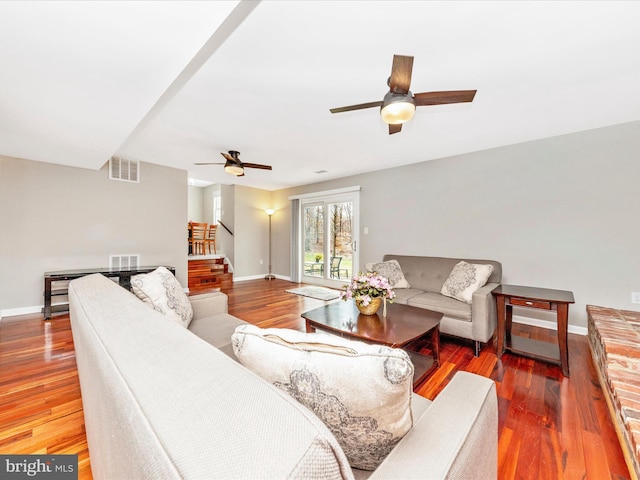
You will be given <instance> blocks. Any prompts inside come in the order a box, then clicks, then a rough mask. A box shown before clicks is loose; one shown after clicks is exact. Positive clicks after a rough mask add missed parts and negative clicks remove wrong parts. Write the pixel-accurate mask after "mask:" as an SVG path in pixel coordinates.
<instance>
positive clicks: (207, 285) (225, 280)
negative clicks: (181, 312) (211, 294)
mask: <svg viewBox="0 0 640 480" xmlns="http://www.w3.org/2000/svg"><path fill="white" fill-rule="evenodd" d="M188 263H189V281H188V286H189V291H192V292H193V291H197V290H204V289H212V288H221V287H230V286H232V285H233V273H230V272H229V264H227V263H225V258H224V257H219V258H203V259H193V260H191V259H190V260H189V262H188Z"/></svg>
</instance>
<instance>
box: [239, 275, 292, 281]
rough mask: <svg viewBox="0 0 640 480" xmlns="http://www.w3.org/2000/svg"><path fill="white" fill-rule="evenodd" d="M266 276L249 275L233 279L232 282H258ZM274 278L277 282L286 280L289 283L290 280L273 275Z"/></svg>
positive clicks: (282, 276)
mask: <svg viewBox="0 0 640 480" xmlns="http://www.w3.org/2000/svg"><path fill="white" fill-rule="evenodd" d="M265 276H266V275H250V276H247V277H233V281H234V282H246V281H247V280H260V279H263V280H264V277H265ZM273 276H274V277H276V278H277V279H278V280H287V281H289V282H290V281H291V278H289V277H285V276H284V275H276V274H273Z"/></svg>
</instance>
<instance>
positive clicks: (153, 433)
mask: <svg viewBox="0 0 640 480" xmlns="http://www.w3.org/2000/svg"><path fill="white" fill-rule="evenodd" d="M69 300H70V315H71V324H72V331H73V340H74V345H75V351H76V360H77V364H78V373H79V377H80V386H81V392H82V402H83V408H84V415H85V425H86V432H87V440H88V444H89V452H90V457H91V469H92V472H93V477H94V478H96V479H114V478H118V479H136V480H140V479H158V478H163V479H169V478H176V479H177V478H187V479H188V478H193V479H204V478H206V479H215V478H221V479H234V478H251V479H256V478H265V479H276V478H305V479H313V478H318V479H320V478H321V479H330V478H354V476H355V477H357V478H366V477H367V476H368V475H370V474H371V477H370V478H384V479H387V478H404V479H408V478H433V479H435V478H474V479H489V478H494V479H495V478H496V475H497V428H498V427H497V422H498V417H497V397H496V391H495V385H494V383H493V381H491V380H489V379H486V378H483V377H480V376H477V375H474V374H470V373H466V372H459V373H458V374H456V376H455V377H454V378H453V379H452V381H451V382H450V383H449V385H448V386H447V387H446V388H445V389H444V390H443V391H442V392H441V393H440V394H439V395H438V397H437V398H436V399H435V400H434V401H433V402H431V401H429V400H426V399H424V398H422V397H420V396H417V395H413V396H412V397H411V398H412V401H411V410H412V415H413V427H412V428H411V430H410V431H409V433H407V434H406V435H405V436H404V438H403V439H402V440H401V441H400V442H399V443H398V444H397V445H396V446H395V448H394V449H393V450H392V451H391V453H390V454H389V455H388V456H387V457H386V459H385V460H384V461H383V463H382V464H381V465H380V466H379V467H378V468H377V470H375V471H374V472H373V473H372V472H364V471H360V470H352V469H351V468H350V467H349V465H348V463H347V460H346V456H345V454H344V453H343V451H342V450H341V448H340V446H339V444H338V443H337V441H336V439H335V437H333V435H332V434H331V432H330V431H329V430H328V429H327V427H326V426H325V425H324V424H323V423H322V422H321V421H320V420H319V418H318V417H316V416H315V415H314V414H313V413H312V412H311V411H310V410H307V409H306V408H305V407H303V406H302V405H301V404H300V403H298V402H296V401H295V400H294V399H293V398H292V397H290V396H289V395H288V394H286V393H285V392H283V391H282V390H280V389H279V388H277V387H275V386H274V385H272V384H270V383H268V382H266V381H265V380H263V379H262V378H260V377H259V376H257V375H256V374H254V373H253V372H251V371H250V370H248V369H247V368H245V367H243V366H242V365H241V364H240V363H238V362H237V361H235V360H234V357H233V352H232V350H231V339H230V338H231V334H232V332H233V330H235V327H236V326H238V325H242V324H244V323H245V322H242V321H241V320H239V319H237V318H235V317H233V316H231V315H228V313H227V297H226V296H225V295H224V294H222V293H213V294H205V295H198V296H193V297H190V300H191V304H192V306H193V310H194V319H193V320H192V322H191V323H190V324H189V328H188V329H187V328H185V327H184V326H182V325H179V324H177V323H175V322H173V321H170V320H168V319H167V317H165V316H164V315H163V314H161V313H159V312H157V311H155V310H153V309H152V308H150V307H149V306H148V305H146V304H144V303H143V302H142V301H140V300H139V299H138V298H137V297H136V296H135V295H133V294H132V293H130V292H128V291H127V290H125V289H123V288H121V287H120V286H118V285H116V284H115V283H113V282H111V281H110V280H108V279H107V278H105V277H103V276H101V275H90V276H87V277H83V278H80V279H77V280H74V281H72V282H71V284H70V286H69Z"/></svg>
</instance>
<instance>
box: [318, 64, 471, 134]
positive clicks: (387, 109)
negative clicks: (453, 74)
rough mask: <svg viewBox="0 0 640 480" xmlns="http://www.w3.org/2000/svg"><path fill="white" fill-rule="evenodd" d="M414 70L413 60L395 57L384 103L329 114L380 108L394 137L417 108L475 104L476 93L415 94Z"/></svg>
mask: <svg viewBox="0 0 640 480" xmlns="http://www.w3.org/2000/svg"><path fill="white" fill-rule="evenodd" d="M412 70H413V57H410V56H406V55H394V56H393V65H392V66H391V76H390V77H389V79H388V80H387V85H389V92H388V93H387V94H386V95H385V96H384V99H383V100H382V101H380V102H369V103H360V104H357V105H349V106H347V107H338V108H331V109H329V111H330V112H331V113H341V112H350V111H352V110H361V109H364V108H372V107H380V116H381V117H382V120H383V121H384V122H385V123H387V124H389V135H392V134H394V133H398V132H399V131H400V130H402V124H403V123H405V122H407V121H409V120H411V118H413V114H414V113H415V110H416V107H422V106H427V105H444V104H448V103H463V102H472V101H473V97H474V96H475V94H476V90H449V91H444V92H423V93H416V94H413V93H411V91H410V90H409V87H410V85H411V72H412Z"/></svg>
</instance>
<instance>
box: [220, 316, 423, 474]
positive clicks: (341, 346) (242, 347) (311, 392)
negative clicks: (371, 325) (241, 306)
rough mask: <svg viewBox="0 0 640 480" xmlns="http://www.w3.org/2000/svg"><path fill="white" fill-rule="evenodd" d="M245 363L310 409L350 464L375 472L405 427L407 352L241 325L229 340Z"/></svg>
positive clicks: (408, 376) (407, 410)
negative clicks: (334, 439) (330, 434)
mask: <svg viewBox="0 0 640 480" xmlns="http://www.w3.org/2000/svg"><path fill="white" fill-rule="evenodd" d="M232 339H233V340H232V343H233V349H234V352H235V354H236V357H237V358H238V360H239V361H240V363H242V364H243V365H244V366H245V367H247V368H249V369H250V370H253V371H254V372H256V373H257V374H258V375H260V376H261V377H263V378H264V379H265V380H267V381H269V382H271V383H273V384H274V385H275V386H277V387H279V388H280V389H282V390H284V391H285V392H287V393H288V394H289V395H291V396H292V397H293V398H295V399H296V400H298V401H299V402H300V403H301V404H303V405H304V406H305V407H307V408H309V409H310V410H312V411H313V412H314V413H315V414H316V415H317V416H318V417H319V418H320V419H321V420H322V421H323V422H324V423H325V424H326V425H327V427H328V428H329V430H331V432H332V433H333V434H334V435H335V437H336V439H337V440H338V443H339V444H340V446H341V447H342V449H343V450H344V452H345V454H346V456H347V459H348V460H349V464H350V465H351V466H352V467H353V468H359V469H363V470H374V469H375V468H376V467H377V466H378V465H379V464H380V463H381V462H382V461H383V460H384V459H385V457H386V456H387V455H388V454H389V452H390V451H391V450H392V449H393V447H394V446H395V445H396V444H397V443H398V442H399V441H400V440H401V439H402V437H403V436H404V435H405V434H406V433H407V432H408V431H409V430H410V429H411V426H412V424H413V421H412V415H411V397H412V382H413V364H412V363H411V360H410V359H409V356H408V355H407V353H406V352H405V351H403V350H400V349H395V348H390V347H386V346H383V345H369V344H366V343H363V342H357V341H353V340H348V339H344V338H340V337H335V336H330V335H326V334H317V333H302V332H298V331H295V330H287V329H278V328H268V329H261V328H258V327H256V326H254V325H244V326H240V327H238V328H237V329H236V332H235V333H234V334H233V337H232Z"/></svg>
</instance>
